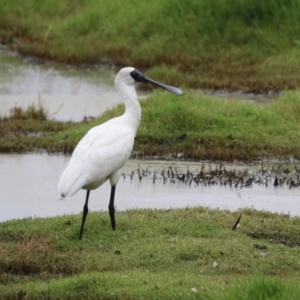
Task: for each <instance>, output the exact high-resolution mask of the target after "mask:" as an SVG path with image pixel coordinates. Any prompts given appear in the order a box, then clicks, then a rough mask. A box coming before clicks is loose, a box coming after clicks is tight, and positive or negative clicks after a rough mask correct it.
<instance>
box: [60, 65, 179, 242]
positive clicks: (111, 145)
mask: <svg viewBox="0 0 300 300" xmlns="http://www.w3.org/2000/svg"><path fill="white" fill-rule="evenodd" d="M136 81H137V82H143V83H148V84H152V85H155V86H159V87H162V88H163V89H165V90H167V91H169V92H171V93H173V94H176V95H182V90H181V89H179V88H176V87H173V86H170V85H166V84H164V83H161V82H158V81H155V80H153V79H151V78H149V77H147V76H145V75H143V74H142V73H141V72H140V71H138V70H136V69H134V68H131V67H127V68H123V69H121V70H120V71H119V73H118V74H117V76H116V78H115V86H116V89H117V90H118V92H119V95H120V97H121V99H122V100H123V102H124V104H125V112H124V114H123V115H122V116H119V117H116V118H113V119H111V120H109V121H107V122H105V123H103V124H101V125H99V126H96V127H93V128H92V129H90V130H89V131H88V132H87V134H86V135H85V136H84V137H83V138H82V139H81V140H80V141H79V143H78V145H77V146H76V148H75V150H74V152H73V154H72V157H71V159H70V161H69V164H68V166H67V167H66V169H65V170H64V172H63V173H62V175H61V177H60V180H59V184H58V191H59V197H60V198H62V199H67V198H70V197H71V196H72V195H74V194H75V193H76V192H77V191H79V190H80V189H85V190H87V193H86V199H85V204H84V207H83V215H82V222H81V229H80V233H79V239H81V237H82V233H83V229H84V223H85V220H86V216H87V214H88V200H89V195H90V191H91V190H94V189H96V188H98V187H100V186H101V185H102V184H103V183H104V182H105V181H107V180H109V181H110V184H111V194H110V201H109V206H108V210H109V216H110V221H111V226H112V229H115V228H116V221H115V208H114V198H115V190H116V185H117V183H118V181H119V178H120V176H121V174H122V168H123V166H124V165H125V164H126V162H127V160H128V159H129V157H130V155H131V152H132V149H133V145H134V137H135V135H136V132H137V129H138V127H139V124H140V120H141V107H140V104H139V101H138V98H137V94H136V90H135V82H136Z"/></svg>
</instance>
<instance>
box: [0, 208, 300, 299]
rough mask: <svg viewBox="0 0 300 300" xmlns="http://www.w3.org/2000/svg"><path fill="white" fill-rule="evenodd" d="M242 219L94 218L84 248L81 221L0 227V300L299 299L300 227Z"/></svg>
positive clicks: (202, 213)
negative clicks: (112, 225) (112, 221)
mask: <svg viewBox="0 0 300 300" xmlns="http://www.w3.org/2000/svg"><path fill="white" fill-rule="evenodd" d="M240 212H241V211H238V212H235V213H231V212H229V211H219V210H211V209H206V208H202V207H197V208H185V209H178V210H167V211H166V210H128V211H125V212H118V213H117V230H116V231H115V232H114V231H112V230H111V228H110V223H109V217H108V214H107V212H102V213H91V214H89V215H88V218H87V223H86V228H85V231H84V235H83V240H82V241H79V240H78V233H79V227H80V221H81V220H80V219H81V216H80V215H70V216H69V215H66V216H63V217H55V218H47V219H39V218H35V219H30V220H28V219H24V220H13V221H8V222H4V223H1V224H0V251H1V256H0V269H1V275H0V290H1V296H0V299H20V297H21V299H23V298H24V299H46V298H47V299H99V298H101V299H162V298H164V299H297V295H298V294H299V287H298V285H297V280H298V279H299V276H298V274H299V271H300V264H299V245H300V236H299V232H298V228H299V224H300V219H299V218H289V217H287V216H285V215H280V214H272V213H268V212H264V211H255V210H252V209H245V210H243V217H242V219H241V222H240V224H241V227H240V228H239V229H238V230H236V231H232V230H231V227H232V226H233V224H234V223H235V221H236V219H237V217H238V215H239V214H240ZM278 233H280V234H278ZM277 234H278V235H277ZM279 235H280V236H279ZM213 262H217V263H218V264H219V267H216V268H214V267H213ZM192 289H196V290H192ZM22 297H23V298H22ZM272 297H273V298H272Z"/></svg>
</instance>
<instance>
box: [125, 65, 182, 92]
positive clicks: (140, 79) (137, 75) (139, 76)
mask: <svg viewBox="0 0 300 300" xmlns="http://www.w3.org/2000/svg"><path fill="white" fill-rule="evenodd" d="M130 75H131V77H132V78H133V79H134V80H135V81H137V82H143V83H149V84H152V85H156V86H159V87H161V88H163V89H165V90H167V91H169V92H171V93H173V94H175V95H182V94H183V92H182V90H181V89H179V88H176V87H174V86H170V85H167V84H164V83H161V82H158V81H156V80H153V79H151V78H149V77H147V76H145V75H144V74H143V73H142V72H140V71H139V70H137V69H134V70H133V71H132V72H131V73H130Z"/></svg>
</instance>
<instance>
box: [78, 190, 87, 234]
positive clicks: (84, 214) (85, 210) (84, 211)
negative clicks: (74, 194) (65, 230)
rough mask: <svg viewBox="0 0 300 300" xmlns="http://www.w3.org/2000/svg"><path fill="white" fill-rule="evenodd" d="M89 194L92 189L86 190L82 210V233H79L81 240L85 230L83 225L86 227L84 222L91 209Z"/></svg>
mask: <svg viewBox="0 0 300 300" xmlns="http://www.w3.org/2000/svg"><path fill="white" fill-rule="evenodd" d="M89 195H90V191H89V190H87V191H86V199H85V204H84V206H83V212H82V223H81V228H80V234H79V239H80V240H81V236H82V231H83V227H84V222H85V219H86V215H87V214H88V212H89V209H88V202H89Z"/></svg>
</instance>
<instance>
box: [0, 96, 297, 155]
mask: <svg viewBox="0 0 300 300" xmlns="http://www.w3.org/2000/svg"><path fill="white" fill-rule="evenodd" d="M141 105H142V110H143V114H142V121H141V125H140V128H139V130H138V133H137V137H136V141H135V146H134V152H133V156H138V157H146V156H152V157H153V156H160V157H168V158H175V159H176V158H178V155H179V156H180V157H182V158H185V159H212V160H227V161H231V160H234V159H239V160H245V161H250V160H253V159H258V158H261V157H274V156H275V157H282V158H289V157H290V156H292V157H295V158H299V157H300V119H299V118H300V117H299V116H300V94H299V92H288V93H285V94H284V95H282V96H281V97H280V98H279V99H277V100H276V101H274V103H273V104H270V105H264V106H258V105H256V104H251V103H243V102H241V101H235V100H225V99H218V98H215V97H212V96H207V95H195V94H193V93H185V94H184V95H183V96H182V97H174V96H172V95H170V94H169V93H164V92H161V91H157V92H155V93H154V94H153V95H152V96H150V97H149V99H148V100H147V101H142V102H141ZM123 112H124V107H123V105H120V106H118V107H116V108H115V109H112V110H110V111H108V112H106V113H105V114H104V115H103V116H101V117H100V118H98V119H95V120H92V121H89V122H87V121H86V120H85V121H83V122H81V123H70V122H69V123H63V122H56V121H51V120H48V119H47V113H46V112H45V111H44V110H43V108H42V107H36V108H35V107H29V108H28V110H27V111H24V110H21V109H18V108H15V109H14V110H13V111H12V113H11V115H10V116H8V117H5V118H2V119H1V120H0V133H1V135H0V152H3V153H11V152H28V151H38V150H42V151H44V150H45V151H48V152H49V153H53V152H64V153H71V152H72V151H73V149H74V147H75V146H76V144H77V143H78V141H79V140H80V139H81V138H82V137H83V135H84V134H85V133H86V132H87V131H88V130H89V129H90V128H91V127H93V126H96V125H98V124H101V123H102V122H104V121H106V120H108V119H110V118H112V117H115V116H118V115H121V114H122V113H123Z"/></svg>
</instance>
